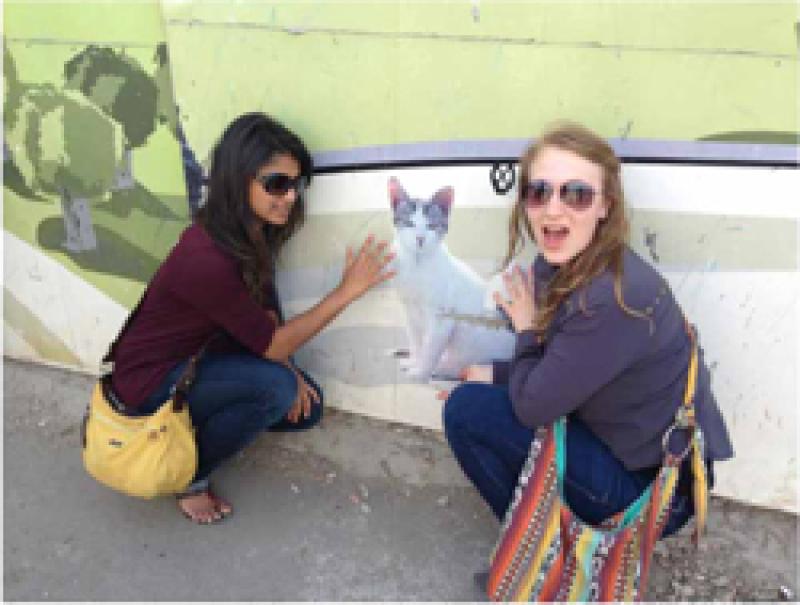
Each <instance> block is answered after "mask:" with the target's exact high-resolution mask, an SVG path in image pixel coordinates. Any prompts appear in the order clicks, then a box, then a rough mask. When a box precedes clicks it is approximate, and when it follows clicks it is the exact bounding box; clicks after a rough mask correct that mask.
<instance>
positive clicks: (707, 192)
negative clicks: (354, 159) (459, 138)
mask: <svg viewBox="0 0 800 605" xmlns="http://www.w3.org/2000/svg"><path fill="white" fill-rule="evenodd" d="M489 170H490V165H489V164H487V165H470V166H432V167H424V168H393V169H386V170H364V171H358V172H341V173H331V174H320V175H316V176H315V177H314V181H313V183H312V185H311V187H310V189H309V192H308V211H309V213H310V214H319V215H323V214H338V213H347V212H363V211H388V209H389V198H388V192H387V182H388V179H389V177H390V176H393V175H394V176H397V177H398V178H399V179H400V181H401V182H402V183H403V186H404V187H405V188H406V190H407V191H408V193H409V194H410V195H412V196H418V197H423V198H425V199H427V198H429V197H430V196H431V195H432V194H433V193H434V191H435V190H436V189H437V188H439V187H444V186H446V185H452V186H453V187H454V188H455V207H456V208H464V207H467V208H469V207H471V208H508V207H509V206H510V205H511V204H512V203H513V200H514V199H515V196H516V187H515V188H514V189H512V190H511V191H510V192H509V193H507V194H505V195H498V194H496V193H495V192H494V190H493V189H492V185H491V182H490V180H489ZM623 181H624V187H625V193H626V197H627V200H628V203H629V205H630V206H631V207H632V208H635V209H644V210H662V211H667V212H682V213H689V214H720V215H726V216H743V217H748V216H751V217H772V218H789V219H800V170H797V169H790V168H764V167H758V168H741V167H730V166H675V165H663V164H662V165H655V164H628V165H625V166H624V168H623Z"/></svg>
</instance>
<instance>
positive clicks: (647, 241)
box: [644, 227, 659, 262]
mask: <svg viewBox="0 0 800 605" xmlns="http://www.w3.org/2000/svg"><path fill="white" fill-rule="evenodd" d="M657 238H658V234H657V233H656V232H655V231H651V230H650V228H649V227H645V228H644V245H645V246H647V249H648V250H649V251H650V258H652V259H653V261H655V262H658V261H659V257H658V252H656V239H657Z"/></svg>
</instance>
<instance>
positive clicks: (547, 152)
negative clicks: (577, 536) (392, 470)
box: [444, 123, 733, 535]
mask: <svg viewBox="0 0 800 605" xmlns="http://www.w3.org/2000/svg"><path fill="white" fill-rule="evenodd" d="M520 173H521V175H520V187H519V194H518V198H517V202H516V204H515V205H514V208H513V210H512V213H511V220H510V224H509V245H508V253H507V258H506V264H508V263H509V262H510V261H511V259H512V258H513V257H514V256H515V255H516V254H517V253H518V251H519V248H520V243H521V240H522V234H523V231H524V232H525V233H526V234H527V235H528V236H529V237H530V239H531V240H532V241H533V242H535V243H536V245H537V248H538V252H539V254H538V256H537V257H536V259H535V262H534V264H533V267H532V269H531V270H530V271H525V270H521V269H519V268H516V269H515V270H514V271H513V272H512V273H511V274H510V275H508V276H506V284H505V285H506V288H507V290H508V298H503V297H501V296H500V295H499V294H495V301H496V302H497V304H498V305H499V306H500V307H501V308H502V309H503V310H504V311H505V313H506V314H507V315H508V317H509V319H510V321H511V323H512V325H513V328H514V331H515V332H516V335H517V342H516V348H515V351H514V356H513V359H512V360H511V361H510V362H509V361H499V362H495V363H494V364H493V365H491V366H470V367H468V368H465V369H464V370H463V371H462V377H463V378H464V379H465V380H466V381H467V382H466V383H464V384H461V385H459V386H458V387H456V388H455V389H454V390H453V392H452V393H450V394H449V397H448V399H447V402H446V404H445V407H444V427H445V433H446V436H447V439H448V441H449V443H450V446H451V448H452V450H453V452H454V454H455V456H456V458H457V459H458V462H459V464H460V465H461V467H462V469H463V470H464V472H465V474H466V475H467V476H468V477H469V479H470V480H471V481H472V482H473V483H474V484H475V486H476V487H477V489H478V491H479V492H480V494H481V496H482V497H483V498H484V500H486V502H487V503H488V504H489V506H490V507H491V509H492V511H493V512H494V514H495V515H496V516H497V517H498V518H499V519H502V518H503V516H504V514H505V512H506V509H507V508H508V506H509V503H510V501H511V497H512V493H513V491H514V488H515V486H516V484H517V478H518V476H519V474H520V471H521V469H522V466H523V463H524V462H525V459H526V457H527V455H528V450H529V447H530V444H531V441H532V440H533V436H534V429H535V428H536V427H540V426H546V425H548V424H550V423H552V422H553V421H554V420H556V419H557V418H560V417H562V416H566V417H567V418H568V425H567V426H568V429H567V432H566V434H567V456H566V461H567V463H566V474H565V482H564V483H565V486H564V490H565V492H564V496H565V499H566V501H567V503H568V504H569V505H570V507H571V508H572V509H573V511H574V512H575V513H576V514H577V515H578V516H579V517H580V518H582V519H583V520H584V521H586V522H588V523H592V524H598V523H599V522H600V521H602V520H604V519H606V518H608V517H610V516H611V515H613V514H614V513H617V512H619V511H621V510H623V509H624V508H625V507H626V506H628V505H629V504H630V503H631V502H633V501H634V500H635V499H636V498H637V497H638V496H639V495H640V494H641V493H642V492H643V491H644V489H645V488H646V487H647V485H648V484H649V483H650V482H651V481H652V480H653V478H654V477H655V475H656V473H657V471H658V468H659V466H660V464H661V461H662V436H663V435H664V434H665V431H666V430H667V428H668V427H669V426H670V424H671V423H672V421H673V419H674V417H675V413H676V410H677V409H678V407H679V406H680V405H681V404H682V402H683V395H684V393H683V391H684V389H685V386H686V376H687V371H688V367H689V360H690V355H691V349H692V344H691V339H690V337H689V334H688V332H687V327H686V324H685V320H684V316H683V312H682V311H681V309H680V307H679V306H678V303H677V302H676V300H675V298H674V296H673V294H672V292H671V290H670V288H669V285H668V284H667V282H666V281H665V280H664V278H663V277H662V276H661V275H659V274H658V272H657V271H656V270H655V269H654V268H653V267H651V266H650V265H649V264H647V263H646V262H644V261H643V260H642V259H641V258H640V257H639V256H638V255H636V254H635V253H634V252H633V251H632V250H631V249H630V248H629V247H628V245H627V237H628V219H627V216H626V210H625V202H624V198H623V192H622V178H621V174H620V162H619V159H618V158H617V156H616V155H615V154H614V151H613V149H612V148H611V146H610V145H609V144H608V143H607V142H606V141H604V140H603V139H601V138H600V137H598V136H597V135H596V134H595V133H593V132H591V131H590V130H588V129H586V128H584V127H582V126H580V125H577V124H571V123H563V124H558V125H556V126H555V127H553V128H551V129H550V130H548V131H547V132H545V133H544V134H543V135H542V136H541V137H540V138H539V139H538V140H537V141H536V143H535V144H533V145H531V146H530V147H529V148H528V150H527V151H526V152H525V154H524V155H523V156H522V158H521V159H520ZM700 360H701V361H700V369H699V373H698V380H697V392H696V396H695V407H696V410H697V421H698V423H699V425H700V427H701V429H702V431H703V434H704V437H705V446H706V450H705V462H706V466H707V468H708V471H709V473H708V475H709V483H710V482H711V481H712V480H713V477H712V475H711V467H712V461H714V460H724V459H726V458H730V457H731V456H732V455H733V450H732V447H731V443H730V441H729V439H728V433H727V430H726V428H725V423H724V421H723V419H722V416H721V414H720V411H719V409H718V407H717V404H716V401H715V399H714V396H713V394H712V392H711V385H710V377H709V372H708V369H707V368H706V366H705V364H704V363H703V362H702V356H701V358H700ZM687 461H688V458H687ZM691 484H692V481H691V471H690V468H689V465H688V463H687V464H684V465H683V467H682V469H681V474H680V481H679V486H678V489H677V492H676V495H675V497H674V499H673V502H672V509H671V514H670V517H669V521H668V523H667V525H666V528H665V532H664V535H668V534H670V533H673V532H674V531H676V530H677V529H679V528H680V527H681V526H683V525H684V524H685V523H686V522H687V520H688V519H689V518H690V516H691V515H692V514H693V504H692V497H691V490H692V488H691Z"/></svg>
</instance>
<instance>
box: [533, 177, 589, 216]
mask: <svg viewBox="0 0 800 605" xmlns="http://www.w3.org/2000/svg"><path fill="white" fill-rule="evenodd" d="M594 194H595V191H594V189H592V187H591V186H590V185H587V184H586V183H584V182H583V181H567V182H566V183H564V184H562V185H561V187H560V188H559V190H558V195H559V197H560V198H561V201H562V202H563V203H564V204H566V205H567V206H569V207H570V208H572V209H573V210H586V209H587V208H589V206H591V205H592V202H593V201H594ZM551 197H553V185H552V184H551V183H548V182H547V181H543V180H541V179H536V180H534V181H530V182H529V183H526V184H525V185H523V187H522V195H521V197H520V199H521V200H522V201H523V202H524V204H525V205H526V206H527V207H528V208H543V207H544V206H546V205H547V203H548V202H549V201H550V198H551Z"/></svg>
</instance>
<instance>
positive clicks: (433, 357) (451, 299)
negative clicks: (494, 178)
mask: <svg viewBox="0 0 800 605" xmlns="http://www.w3.org/2000/svg"><path fill="white" fill-rule="evenodd" d="M392 180H394V184H393V183H392ZM392 180H390V184H389V187H390V198H391V195H392V193H391V188H392V187H394V186H397V187H401V186H400V184H399V182H398V181H397V180H396V179H392ZM446 189H450V191H449V195H450V199H451V200H452V195H453V194H452V189H451V188H446ZM446 189H443V190H440V192H445V193H447V191H446ZM401 191H402V188H401ZM410 219H411V222H412V223H413V227H396V228H395V238H394V241H393V243H392V250H393V251H394V253H395V255H396V257H395V260H394V261H393V264H394V268H395V270H396V271H397V276H396V277H395V278H394V279H393V280H392V283H393V285H394V287H395V289H396V292H397V294H398V297H399V298H400V301H401V302H402V304H403V306H404V307H405V310H406V317H407V324H406V327H407V332H408V338H409V350H410V359H409V360H408V363H407V364H406V365H405V367H404V371H405V372H406V373H407V375H408V376H409V377H410V378H412V379H415V380H421V381H425V380H428V379H429V378H431V376H432V375H436V376H437V377H442V378H456V377H457V375H458V372H459V371H460V370H461V369H463V368H464V367H466V366H467V365H470V364H478V363H489V362H491V361H492V360H494V359H510V357H511V354H512V351H513V347H514V335H513V333H512V332H511V331H509V330H507V329H506V328H496V327H487V326H481V325H479V324H476V323H475V322H468V321H464V320H454V319H452V315H453V314H458V315H471V316H476V317H481V316H482V317H486V318H498V317H499V313H498V312H497V310H496V308H495V304H494V301H493V300H492V292H493V291H494V290H498V291H502V289H503V288H502V279H501V278H500V275H499V274H498V275H497V276H494V277H493V279H492V280H491V281H490V282H487V281H486V280H484V279H483V278H482V277H480V276H479V275H478V274H477V273H476V272H475V271H474V270H473V269H472V268H471V267H469V266H468V265H467V264H466V263H464V262H463V261H461V260H460V259H458V258H456V257H455V256H453V255H452V254H451V253H450V251H449V250H448V249H447V245H446V244H445V243H444V241H442V240H443V237H439V235H438V234H437V233H435V232H434V231H432V230H431V229H428V228H427V226H426V225H427V221H426V218H425V216H424V215H423V213H422V205H421V204H417V208H416V210H415V212H414V214H413V215H411V217H410Z"/></svg>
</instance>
